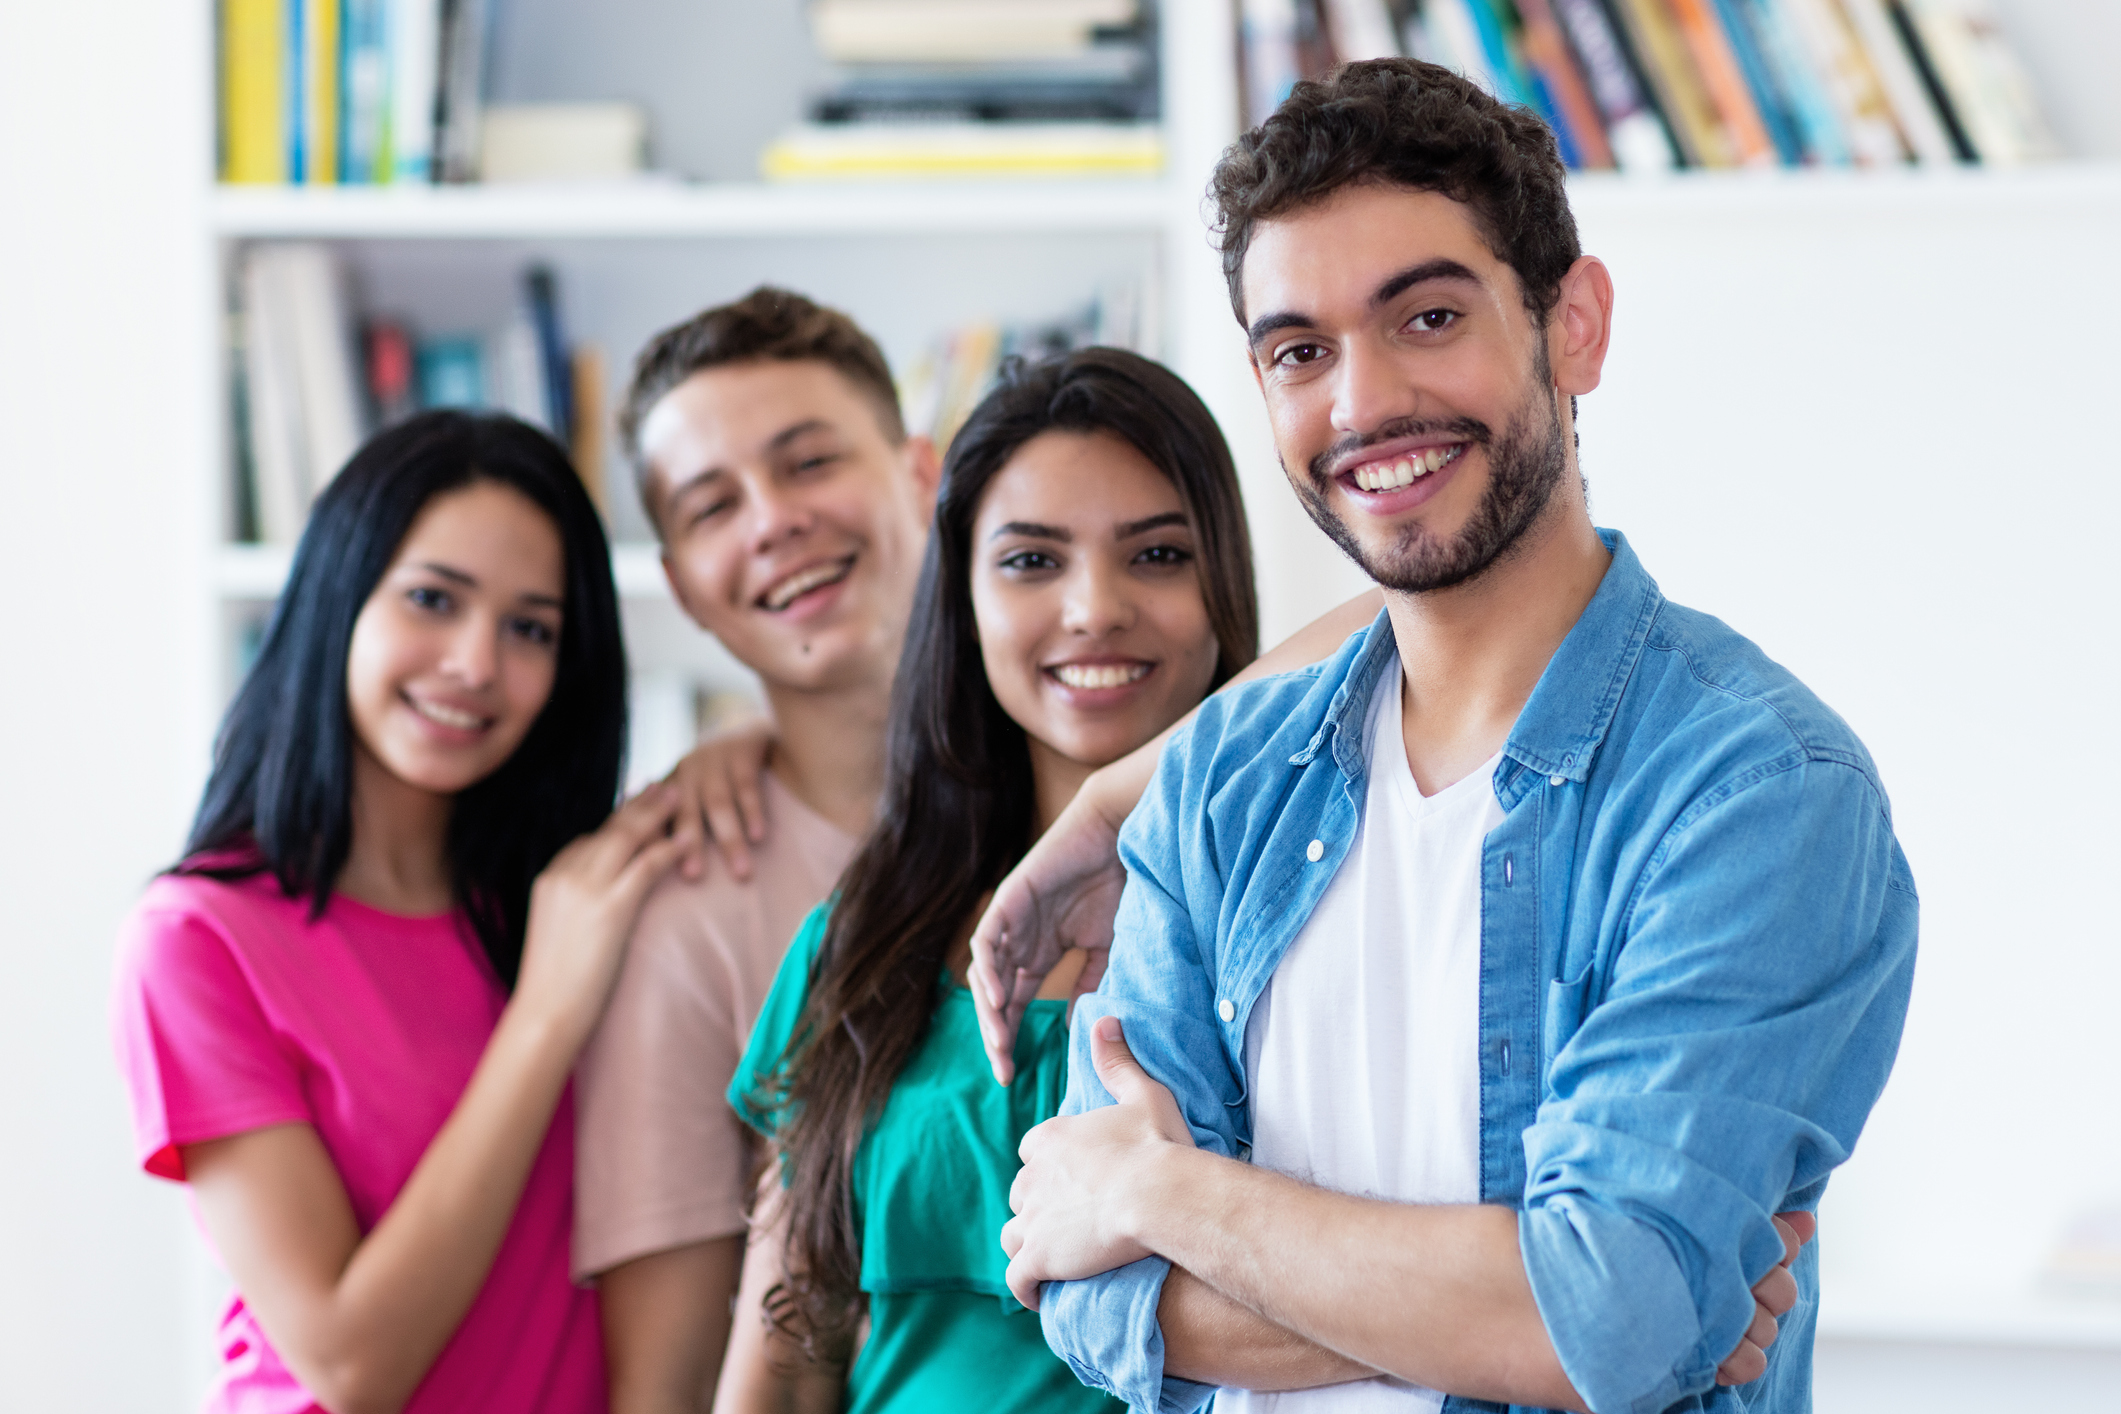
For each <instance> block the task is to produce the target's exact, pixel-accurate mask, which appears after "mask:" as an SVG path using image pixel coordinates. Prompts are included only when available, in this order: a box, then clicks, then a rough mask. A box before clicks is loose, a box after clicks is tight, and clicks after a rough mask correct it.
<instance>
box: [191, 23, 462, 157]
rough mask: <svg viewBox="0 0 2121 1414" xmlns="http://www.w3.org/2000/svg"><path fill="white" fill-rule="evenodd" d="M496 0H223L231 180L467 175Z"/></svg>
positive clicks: (224, 117) (224, 134) (223, 84)
mask: <svg viewBox="0 0 2121 1414" xmlns="http://www.w3.org/2000/svg"><path fill="white" fill-rule="evenodd" d="M490 3H491V0H222V2H221V5H220V107H221V151H220V170H221V180H222V181H224V182H234V183H243V184H256V183H263V184H294V185H315V186H328V185H337V184H342V183H345V184H364V185H375V184H384V183H396V182H440V181H469V180H471V179H472V178H473V177H474V176H475V175H476V174H477V166H478V151H479V103H480V91H481V81H482V71H483V69H484V61H485V35H486V30H487V23H486V21H487V14H486V11H487V6H488V5H489V4H490Z"/></svg>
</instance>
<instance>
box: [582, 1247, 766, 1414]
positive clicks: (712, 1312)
mask: <svg viewBox="0 0 2121 1414" xmlns="http://www.w3.org/2000/svg"><path fill="white" fill-rule="evenodd" d="M743 1262H744V1239H743V1236H742V1235H741V1234H738V1235H736V1236H731V1237H718V1238H714V1239H711V1240H709V1241H706V1242H695V1243H692V1244H690V1245H688V1246H685V1247H678V1248H673V1249H671V1250H670V1251H667V1252H655V1253H651V1254H650V1255H648V1256H646V1257H638V1258H635V1259H634V1260H633V1261H630V1262H626V1263H623V1264H622V1265H620V1266H617V1267H614V1268H613V1269H612V1270H610V1271H608V1272H606V1273H604V1275H603V1277H602V1278H601V1279H600V1280H599V1281H598V1283H597V1296H598V1305H599V1308H600V1311H601V1315H602V1319H603V1326H604V1363H605V1366H606V1368H607V1369H608V1370H609V1372H610V1377H611V1410H612V1414H704V1411H705V1410H706V1409H707V1407H708V1405H709V1403H710V1402H711V1401H712V1399H713V1397H714V1389H715V1384H716V1381H717V1380H718V1378H719V1377H720V1375H721V1371H722V1355H723V1352H724V1351H725V1350H726V1349H727V1348H728V1345H729V1320H730V1304H731V1302H732V1301H733V1300H734V1298H735V1296H736V1293H737V1279H738V1273H739V1271H740V1270H741V1269H742V1267H743Z"/></svg>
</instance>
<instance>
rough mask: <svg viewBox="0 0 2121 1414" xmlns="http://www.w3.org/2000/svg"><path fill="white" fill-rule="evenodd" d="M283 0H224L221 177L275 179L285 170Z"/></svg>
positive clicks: (286, 42)
mask: <svg viewBox="0 0 2121 1414" xmlns="http://www.w3.org/2000/svg"><path fill="white" fill-rule="evenodd" d="M288 45H289V40H288V35H287V10H286V0H223V4H222V6H221V180H222V181H224V182H237V183H243V184H252V183H277V182H284V181H286V180H287V178H288V169H287V137H286V133H287V103H288V84H287V56H288Z"/></svg>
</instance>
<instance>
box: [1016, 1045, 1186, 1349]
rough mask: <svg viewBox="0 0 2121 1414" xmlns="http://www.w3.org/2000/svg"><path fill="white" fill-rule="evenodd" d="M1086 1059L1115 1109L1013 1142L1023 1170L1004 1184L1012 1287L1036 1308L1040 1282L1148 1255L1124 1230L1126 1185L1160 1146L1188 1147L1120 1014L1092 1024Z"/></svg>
mask: <svg viewBox="0 0 2121 1414" xmlns="http://www.w3.org/2000/svg"><path fill="white" fill-rule="evenodd" d="M1090 1056H1091V1060H1092V1062H1093V1063H1094V1064H1095V1065H1096V1067H1097V1078H1098V1079H1099V1080H1101V1081H1103V1082H1104V1086H1105V1088H1106V1089H1107V1090H1109V1091H1111V1092H1112V1098H1113V1099H1115V1100H1117V1101H1118V1102H1119V1103H1118V1104H1116V1105H1107V1106H1105V1107H1104V1108H1103V1109H1097V1110H1092V1111H1090V1112H1089V1113H1088V1114H1080V1115H1065V1116H1063V1117H1061V1118H1059V1119H1049V1120H1047V1121H1046V1122H1045V1123H1044V1124H1042V1125H1040V1126H1039V1127H1038V1128H1036V1129H1034V1130H1032V1131H1031V1132H1030V1133H1029V1134H1026V1135H1025V1136H1024V1142H1023V1143H1022V1144H1020V1145H1018V1146H1017V1151H1016V1152H1017V1155H1018V1157H1020V1158H1022V1159H1023V1161H1024V1166H1023V1168H1021V1169H1019V1170H1018V1171H1017V1175H1016V1181H1015V1182H1014V1183H1012V1184H1011V1185H1010V1186H1009V1209H1010V1211H1011V1212H1013V1213H1015V1214H1016V1216H1015V1217H1013V1218H1011V1219H1009V1221H1008V1222H1007V1223H1006V1224H1004V1225H1003V1227H1002V1250H1003V1251H1004V1252H1007V1253H1008V1254H1009V1275H1008V1282H1009V1289H1010V1290H1011V1291H1013V1292H1015V1293H1016V1299H1017V1300H1019V1301H1021V1302H1023V1303H1024V1305H1026V1306H1028V1307H1030V1308H1031V1309H1032V1310H1034V1311H1035V1310H1037V1309H1038V1288H1039V1284H1040V1283H1041V1282H1048V1281H1075V1280H1079V1279H1081V1278H1083V1277H1092V1276H1096V1275H1097V1274H1098V1273H1099V1272H1109V1271H1111V1270H1112V1269H1113V1268H1114V1267H1124V1266H1125V1265H1127V1263H1129V1262H1133V1261H1139V1260H1140V1259H1141V1258H1143V1257H1146V1256H1148V1255H1149V1249H1148V1248H1146V1247H1144V1246H1142V1245H1141V1244H1140V1243H1139V1242H1136V1241H1135V1240H1134V1239H1133V1238H1132V1237H1129V1236H1128V1235H1127V1232H1126V1226H1127V1224H1126V1217H1127V1198H1128V1194H1127V1187H1128V1185H1130V1184H1132V1183H1134V1182H1135V1181H1137V1180H1139V1179H1140V1178H1141V1177H1142V1176H1143V1175H1144V1174H1145V1173H1146V1172H1147V1170H1148V1167H1149V1165H1150V1163H1151V1162H1152V1161H1153V1160H1154V1159H1155V1158H1156V1157H1157V1151H1158V1150H1159V1149H1160V1148H1161V1147H1162V1146H1163V1145H1166V1144H1182V1145H1184V1146H1185V1147H1186V1148H1188V1149H1191V1148H1193V1147H1194V1144H1193V1131H1192V1130H1191V1129H1190V1128H1188V1127H1187V1125H1186V1119H1185V1116H1184V1115H1182V1114H1180V1113H1179V1109H1178V1102H1177V1101H1176V1100H1174V1099H1172V1098H1171V1092H1170V1091H1169V1090H1167V1089H1165V1088H1164V1087H1163V1086H1161V1085H1159V1084H1157V1083H1156V1082H1155V1081H1154V1080H1151V1079H1150V1078H1149V1073H1148V1072H1147V1071H1145V1070H1143V1069H1142V1068H1141V1064H1140V1062H1138V1061H1136V1060H1135V1059H1134V1053H1133V1052H1132V1051H1130V1050H1128V1049H1127V1040H1126V1037H1125V1035H1123V1034H1122V1032H1121V1030H1120V1024H1119V1018H1118V1017H1116V1016H1105V1017H1100V1018H1098V1021H1097V1024H1096V1025H1095V1026H1094V1027H1092V1028H1091V1032H1090Z"/></svg>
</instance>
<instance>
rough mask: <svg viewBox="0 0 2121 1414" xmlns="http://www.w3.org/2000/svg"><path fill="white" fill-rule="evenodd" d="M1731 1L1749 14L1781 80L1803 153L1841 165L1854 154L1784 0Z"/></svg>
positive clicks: (1830, 164)
mask: <svg viewBox="0 0 2121 1414" xmlns="http://www.w3.org/2000/svg"><path fill="white" fill-rule="evenodd" d="M1734 3H1735V4H1736V5H1737V6H1738V7H1739V8H1740V9H1741V10H1742V11H1743V12H1744V13H1745V14H1746V15H1747V16H1748V17H1749V18H1750V19H1751V21H1752V27H1753V34H1754V36H1755V39H1756V41H1757V42H1758V44H1759V46H1760V50H1761V55H1762V58H1763V59H1764V60H1765V61H1766V63H1767V64H1768V66H1769V67H1770V68H1771V69H1773V70H1774V71H1775V74H1776V75H1777V77H1778V78H1779V80H1780V83H1781V88H1782V94H1783V97H1784V99H1785V100H1786V101H1787V102H1788V104H1789V115H1790V121H1791V122H1792V123H1793V124H1795V126H1796V128H1797V133H1798V140H1799V142H1800V143H1801V144H1802V145H1803V148H1804V151H1805V154H1806V155H1807V156H1808V157H1809V158H1810V159H1811V160H1812V161H1814V162H1818V163H1821V164H1823V165H1826V166H1833V167H1841V166H1846V165H1847V164H1848V163H1849V161H1850V159H1851V157H1852V156H1853V154H1852V153H1851V152H1850V151H1849V145H1848V137H1847V135H1846V134H1844V133H1843V132H1842V131H1841V119H1840V117H1839V115H1838V114H1837V113H1836V112H1835V110H1834V100H1833V99H1832V98H1831V97H1830V96H1829V95H1828V94H1827V91H1826V89H1825V88H1824V87H1823V86H1822V85H1821V84H1820V82H1819V76H1818V74H1816V73H1815V72H1813V69H1812V64H1811V60H1810V59H1809V58H1808V57H1807V56H1806V54H1805V50H1804V42H1803V40H1801V39H1800V38H1799V37H1798V35H1797V32H1796V30H1795V29H1793V28H1792V27H1791V25H1790V17H1789V10H1788V9H1787V8H1786V6H1785V5H1784V4H1783V0H1734Z"/></svg>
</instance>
